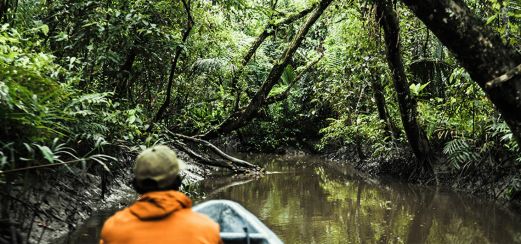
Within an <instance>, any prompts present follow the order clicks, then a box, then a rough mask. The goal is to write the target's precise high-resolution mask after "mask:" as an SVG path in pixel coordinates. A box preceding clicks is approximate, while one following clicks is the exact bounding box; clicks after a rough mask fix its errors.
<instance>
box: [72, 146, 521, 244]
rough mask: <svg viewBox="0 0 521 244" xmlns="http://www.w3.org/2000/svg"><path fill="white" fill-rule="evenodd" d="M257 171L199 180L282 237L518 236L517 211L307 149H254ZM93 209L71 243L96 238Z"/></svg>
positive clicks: (508, 239)
mask: <svg viewBox="0 0 521 244" xmlns="http://www.w3.org/2000/svg"><path fill="white" fill-rule="evenodd" d="M249 160H251V161H254V162H257V163H259V164H261V165H264V167H265V168H266V170H267V172H268V173H267V174H266V176H264V177H260V178H258V179H251V178H244V177H229V176H221V177H219V176H216V177H214V178H212V179H207V180H205V181H203V182H201V183H200V184H199V185H198V186H197V187H198V188H199V190H200V192H201V193H202V194H203V195H204V197H201V199H196V200H195V201H196V202H200V201H204V200H208V199H229V200H233V201H236V202H238V203H240V204H242V205H243V206H244V207H246V208H247V209H248V210H250V211H251V212H252V213H253V214H255V215H256V216H258V217H259V218H260V219H261V220H262V221H263V222H264V223H265V224H266V225H267V226H268V227H270V228H271V229H272V230H273V231H274V232H275V233H276V234H277V235H279V237H280V238H281V239H282V240H283V241H285V243H521V217H520V216H519V215H516V214H514V213H512V212H510V211H508V210H505V209H503V208H500V207H499V206H497V205H496V204H494V203H492V202H489V201H484V200H480V199H477V198H474V197H469V196H466V195H464V194H460V193H456V192H453V191H450V190H444V189H435V188H427V187H419V186H414V185H408V184H403V183H397V182H393V181H378V182H377V181H372V180H368V179H367V178H366V177H362V176H360V175H358V173H357V172H356V171H355V170H353V169H350V168H349V167H345V166H339V165H338V164H336V163H328V162H326V161H324V160H323V159H320V158H317V157H310V156H291V157H290V156H271V155H269V156H267V155H254V156H250V158H249ZM112 213H113V211H109V212H99V213H97V214H95V215H94V216H93V217H92V218H91V219H90V220H89V221H88V222H87V223H86V224H85V225H84V226H82V227H81V228H79V230H78V231H76V232H75V233H72V234H71V235H70V236H69V238H68V241H67V242H69V243H97V242H98V236H99V234H98V233H99V229H100V228H101V226H102V224H103V221H104V219H105V218H106V217H107V216H109V215H111V214H112Z"/></svg>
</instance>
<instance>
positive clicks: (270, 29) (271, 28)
mask: <svg viewBox="0 0 521 244" xmlns="http://www.w3.org/2000/svg"><path fill="white" fill-rule="evenodd" d="M314 8H315V5H313V6H311V7H309V8H306V9H304V10H302V11H300V12H298V13H296V14H294V15H291V16H289V17H288V18H286V19H283V20H281V21H279V22H277V23H275V24H271V23H270V24H268V25H266V27H265V28H264V30H263V31H262V32H261V34H260V35H259V36H257V39H255V41H254V42H253V44H252V45H251V47H250V49H248V52H247V53H246V54H245V55H244V57H243V58H242V62H241V64H240V66H239V68H238V70H237V72H236V73H235V74H234V75H233V77H232V80H231V82H230V83H231V84H232V87H233V88H234V89H235V95H236V97H235V102H234V110H233V112H236V111H237V110H238V109H239V106H240V104H239V103H240V99H241V93H242V92H241V91H240V90H239V87H238V86H237V79H238V78H239V76H241V75H242V72H243V71H244V67H245V66H246V65H247V64H248V62H250V60H251V58H252V57H253V55H254V54H255V53H256V52H257V49H259V47H260V45H261V44H262V43H263V42H264V41H265V40H266V38H268V37H269V36H271V35H273V34H275V32H276V31H277V30H278V29H279V28H280V27H282V26H285V25H289V24H291V23H293V22H295V21H296V20H299V19H301V18H303V17H304V16H306V15H307V14H309V13H310V12H311V11H313V9H314Z"/></svg>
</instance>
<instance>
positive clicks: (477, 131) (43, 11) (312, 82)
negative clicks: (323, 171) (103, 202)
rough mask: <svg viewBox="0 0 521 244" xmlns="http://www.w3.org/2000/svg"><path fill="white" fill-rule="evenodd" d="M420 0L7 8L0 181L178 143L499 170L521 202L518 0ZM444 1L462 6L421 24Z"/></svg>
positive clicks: (467, 172) (428, 171)
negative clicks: (405, 156)
mask: <svg viewBox="0 0 521 244" xmlns="http://www.w3.org/2000/svg"><path fill="white" fill-rule="evenodd" d="M427 2H428V3H427ZM427 2H426V3H425V6H426V7H422V6H416V5H415V4H423V3H415V1H412V0H408V1H406V0H404V1H403V3H402V2H394V3H391V2H390V1H385V0H374V1H372V0H356V1H326V0H322V1H318V0H294V1H289V0H284V1H277V0H270V1H263V0H234V1H219V0H213V1H207V0H181V1H165V0H154V1H141V0H139V1H118V0H116V1H88V0H79V1H73V2H71V1H61V0H57V1H13V0H2V1H0V19H1V26H0V78H1V79H0V170H3V171H9V170H14V169H20V168H24V167H34V166H39V165H40V166H41V165H49V164H57V163H67V162H82V163H80V164H65V165H66V167H56V168H50V169H47V168H46V170H55V171H60V170H68V171H70V172H73V173H77V174H79V172H82V171H83V170H92V168H91V167H90V166H89V165H91V164H89V163H94V164H95V165H101V166H102V168H100V169H103V170H105V171H110V166H107V163H108V162H111V161H113V160H111V157H109V156H107V155H110V154H111V153H110V152H113V151H114V150H117V148H119V147H118V146H122V145H124V146H127V147H131V148H139V147H142V146H148V145H152V144H154V143H157V142H158V141H166V140H176V139H179V138H176V137H172V135H171V134H170V133H169V131H172V132H175V133H179V134H184V135H190V136H198V137H199V138H204V139H215V138H218V137H223V136H233V138H237V140H238V141H239V142H240V148H241V149H243V150H250V151H268V152H278V151H281V150H282V149H284V148H287V147H294V148H298V149H304V150H307V151H315V152H332V151H334V150H338V149H339V148H341V147H344V148H349V150H353V151H354V152H356V155H357V157H358V158H359V160H361V163H362V164H363V163H364V160H366V159H368V158H369V159H371V158H372V159H374V158H380V159H385V158H391V157H394V156H396V155H397V152H399V151H406V152H412V153H413V155H414V156H415V158H416V159H417V160H416V162H417V163H416V164H414V165H413V166H412V167H413V169H412V170H411V171H410V174H411V175H412V176H414V177H416V178H424V177H430V176H432V172H433V168H434V171H440V172H449V173H450V174H452V176H454V177H474V176H475V175H476V174H480V173H481V174H485V173H486V174H490V175H494V174H499V175H509V176H511V177H509V178H508V180H507V181H508V187H507V188H506V189H505V190H504V192H505V193H507V195H508V196H509V197H512V198H515V197H519V192H520V189H521V174H519V172H520V169H521V155H520V154H519V146H518V144H517V143H516V140H518V142H521V140H519V138H521V133H520V132H521V129H520V128H521V118H520V116H521V113H519V111H521V110H520V108H521V103H519V102H518V98H519V97H518V96H516V94H517V93H516V92H518V91H519V90H520V88H519V85H518V84H519V81H520V78H519V73H520V71H519V70H520V69H521V68H520V67H519V66H517V65H519V62H520V61H521V59H520V58H519V57H520V55H519V52H520V51H521V29H520V28H521V4H520V3H519V2H518V1H513V0H466V1H462V0H453V1H434V0H431V1H427ZM446 2H455V4H456V5H459V6H460V7H461V6H468V8H469V11H467V12H465V11H466V7H465V8H464V9H463V10H461V11H462V12H455V13H452V15H450V16H449V15H447V16H443V15H441V14H440V15H437V14H435V15H432V14H431V17H429V8H431V9H435V7H436V6H438V7H439V6H442V5H443V4H444V3H446ZM454 6H455V5H454ZM427 7H429V8H427ZM447 9H448V8H447ZM411 10H412V11H411ZM464 10H465V11H464ZM467 15H469V16H471V17H472V18H460V17H461V16H467ZM454 16H455V17H454ZM418 17H419V18H418ZM422 21H423V22H422ZM465 21H467V22H465ZM440 23H441V24H440ZM469 26H471V27H476V28H467V27H469ZM398 30H399V32H398ZM431 30H432V32H431ZM465 30H472V31H477V32H476V33H478V34H480V36H479V37H478V36H477V35H474V34H476V33H473V32H472V31H468V32H465ZM458 31H460V32H458ZM458 33H459V34H460V35H456V34H458ZM438 38H439V39H438ZM474 41H475V42H476V43H474ZM512 64H513V65H512ZM515 67H517V69H516V68H515ZM501 75H503V76H501ZM496 77H500V78H501V77H503V78H501V79H499V80H498V79H496V80H494V78H496ZM490 81H493V82H490ZM112 163H114V162H112ZM22 172H24V171H22ZM44 172H45V171H42V172H40V173H39V174H38V175H40V176H41V177H45V174H46V173H44ZM6 175H7V174H2V175H0V178H1V179H2V182H3V183H5V182H6ZM452 176H451V177H452ZM13 177H14V178H16V177H17V176H16V175H14V176H13Z"/></svg>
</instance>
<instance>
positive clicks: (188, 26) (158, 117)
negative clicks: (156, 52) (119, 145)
mask: <svg viewBox="0 0 521 244" xmlns="http://www.w3.org/2000/svg"><path fill="white" fill-rule="evenodd" d="M181 2H182V3H183V6H184V8H185V11H186V14H187V21H186V28H185V30H184V32H183V38H182V43H183V44H184V43H186V40H187V39H188V36H189V35H190V31H191V30H192V27H193V24H194V21H193V19H192V14H191V12H190V5H189V4H190V3H189V2H188V3H187V2H186V0H182V1H181ZM182 51H183V48H182V47H181V46H177V48H176V50H175V54H174V59H173V60H172V66H171V67H170V74H169V76H168V85H167V87H166V98H165V101H164V102H163V105H161V107H160V108H159V110H158V111H157V114H156V116H155V117H154V120H152V123H150V126H149V127H148V129H147V131H152V128H153V124H154V123H157V122H159V121H160V120H161V119H162V118H163V114H164V113H165V111H166V109H167V107H168V105H169V104H170V100H171V97H172V85H173V84H174V74H175V69H176V67H177V61H178V60H179V56H181V52H182Z"/></svg>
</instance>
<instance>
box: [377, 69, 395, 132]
mask: <svg viewBox="0 0 521 244" xmlns="http://www.w3.org/2000/svg"><path fill="white" fill-rule="evenodd" d="M373 74H375V73H374V71H373ZM371 88H372V89H373V96H374V101H375V103H376V108H377V110H378V118H380V120H382V121H384V123H385V125H384V126H385V132H386V134H387V136H391V137H392V138H394V139H396V138H398V137H400V131H398V128H396V126H395V125H394V124H393V121H392V120H391V118H390V117H389V114H388V113H387V108H386V101H385V96H384V88H383V86H382V82H381V81H380V79H379V77H378V76H376V75H375V76H373V77H372V80H371Z"/></svg>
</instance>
